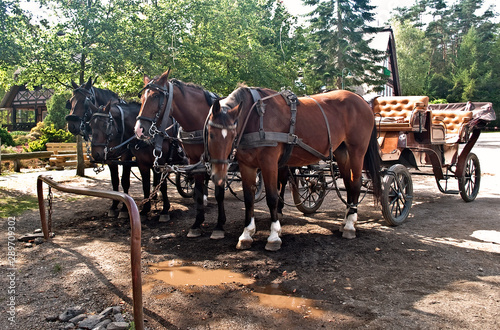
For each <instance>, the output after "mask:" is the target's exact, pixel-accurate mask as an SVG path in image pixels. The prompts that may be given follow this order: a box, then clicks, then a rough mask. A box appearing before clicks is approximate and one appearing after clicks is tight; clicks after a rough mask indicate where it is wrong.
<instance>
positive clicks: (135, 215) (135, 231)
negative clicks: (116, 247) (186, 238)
mask: <svg viewBox="0 0 500 330" xmlns="http://www.w3.org/2000/svg"><path fill="white" fill-rule="evenodd" d="M43 182H45V183H46V184H48V185H49V186H51V187H52V188H55V189H57V190H60V191H63V192H67V193H72V194H77V195H87V196H94V197H102V198H109V199H114V200H118V201H121V202H123V203H124V204H125V205H126V206H127V209H128V213H129V215H130V228H131V233H130V262H131V266H132V294H133V302H134V323H135V328H136V329H138V330H144V314H143V309H142V286H141V285H142V280H141V219H140V216H139V210H138V209H137V205H136V203H135V201H134V200H133V199H132V197H130V196H129V195H127V194H125V193H121V192H117V191H102V190H94V189H88V188H73V187H67V186H63V185H60V184H59V183H57V182H56V181H54V180H52V178H50V177H47V176H44V175H39V176H38V179H37V195H38V208H39V209H40V220H41V222H42V231H43V236H44V238H45V239H46V240H48V239H49V238H50V237H49V236H50V235H49V230H50V228H49V225H48V223H47V218H46V211H45V203H44V198H43Z"/></svg>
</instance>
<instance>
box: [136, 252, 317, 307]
mask: <svg viewBox="0 0 500 330" xmlns="http://www.w3.org/2000/svg"><path fill="white" fill-rule="evenodd" d="M150 269H151V270H152V271H153V274H152V275H148V276H147V277H146V278H145V284H144V285H143V290H144V291H145V292H147V291H149V290H151V288H152V287H153V286H157V285H158V283H165V284H166V285H169V286H175V287H177V288H180V289H182V288H185V287H189V288H192V287H193V286H194V287H200V288H201V287H203V286H216V287H220V288H222V287H223V285H224V284H229V283H234V284H239V285H243V286H246V287H247V288H249V289H250V290H251V295H253V296H256V297H258V298H259V305H261V306H267V307H273V308H279V309H284V310H291V311H295V312H300V313H306V314H307V315H308V316H309V317H320V316H321V315H322V314H323V313H324V312H323V311H322V310H321V309H319V308H318V307H316V305H317V303H316V301H315V300H313V299H307V298H302V297H296V296H294V295H293V293H289V292H285V290H283V289H282V288H281V287H280V285H279V284H270V285H266V286H260V285H257V284H255V279H253V278H251V277H248V276H245V275H244V274H241V273H236V272H233V271H231V270H229V269H205V268H203V267H199V266H193V265H189V264H187V263H185V262H183V261H179V260H168V261H164V262H160V263H158V264H153V265H151V266H150ZM157 298H160V299H166V298H168V295H161V296H158V297H157Z"/></svg>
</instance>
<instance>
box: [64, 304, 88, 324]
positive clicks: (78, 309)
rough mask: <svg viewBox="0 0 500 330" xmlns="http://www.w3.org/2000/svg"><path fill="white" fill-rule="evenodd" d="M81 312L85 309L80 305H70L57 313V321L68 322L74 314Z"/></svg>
mask: <svg viewBox="0 0 500 330" xmlns="http://www.w3.org/2000/svg"><path fill="white" fill-rule="evenodd" d="M83 313H85V309H83V308H82V307H81V306H75V307H70V308H68V309H66V310H65V311H64V312H62V313H61V314H60V315H59V321H61V322H68V321H69V320H71V319H72V318H74V317H75V316H77V315H80V314H83Z"/></svg>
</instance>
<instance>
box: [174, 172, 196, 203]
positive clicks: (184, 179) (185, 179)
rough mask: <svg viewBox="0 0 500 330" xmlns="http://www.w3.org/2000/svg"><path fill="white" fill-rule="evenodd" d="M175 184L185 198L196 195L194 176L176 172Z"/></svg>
mask: <svg viewBox="0 0 500 330" xmlns="http://www.w3.org/2000/svg"><path fill="white" fill-rule="evenodd" d="M175 186H176V187H177V192H178V193H179V195H181V196H182V197H184V198H191V197H193V195H194V178H193V176H192V175H190V174H187V173H180V172H177V173H175Z"/></svg>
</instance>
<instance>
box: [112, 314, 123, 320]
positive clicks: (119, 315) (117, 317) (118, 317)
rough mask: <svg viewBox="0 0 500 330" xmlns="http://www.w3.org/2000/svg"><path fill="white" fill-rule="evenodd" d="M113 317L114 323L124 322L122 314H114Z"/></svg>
mask: <svg viewBox="0 0 500 330" xmlns="http://www.w3.org/2000/svg"><path fill="white" fill-rule="evenodd" d="M113 317H114V318H115V322H125V318H124V317H123V315H122V314H115V315H113Z"/></svg>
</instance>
